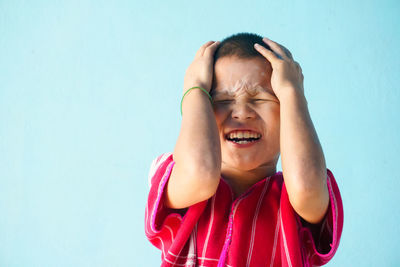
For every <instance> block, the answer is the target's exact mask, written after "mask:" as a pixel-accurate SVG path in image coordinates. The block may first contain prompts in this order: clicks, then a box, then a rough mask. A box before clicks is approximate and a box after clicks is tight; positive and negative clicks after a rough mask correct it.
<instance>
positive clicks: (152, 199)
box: [145, 153, 207, 263]
mask: <svg viewBox="0 0 400 267" xmlns="http://www.w3.org/2000/svg"><path fill="white" fill-rule="evenodd" d="M174 164H175V162H174V160H173V155H172V153H165V154H162V155H161V156H159V157H157V158H156V159H155V160H154V161H153V162H152V164H151V167H150V172H149V186H150V189H149V194H148V200H147V204H146V210H145V234H146V237H147V239H148V240H149V241H150V242H151V243H152V244H153V245H154V246H155V247H157V248H158V249H160V250H161V253H162V254H161V258H162V259H163V261H164V262H169V263H171V262H176V260H177V257H180V256H179V255H180V253H183V254H184V253H185V249H186V250H187V249H188V246H185V245H186V244H187V241H188V240H189V237H190V235H191V233H192V230H193V228H194V227H195V225H196V223H197V221H198V219H199V217H200V216H201V214H202V213H203V211H204V209H205V207H206V205H207V200H204V201H202V202H199V203H196V204H194V205H192V206H190V207H188V208H185V209H172V208H168V207H167V206H166V205H165V204H164V202H165V194H166V187H167V184H168V180H169V178H170V176H171V172H172V168H173V166H174ZM183 259H185V258H183Z"/></svg>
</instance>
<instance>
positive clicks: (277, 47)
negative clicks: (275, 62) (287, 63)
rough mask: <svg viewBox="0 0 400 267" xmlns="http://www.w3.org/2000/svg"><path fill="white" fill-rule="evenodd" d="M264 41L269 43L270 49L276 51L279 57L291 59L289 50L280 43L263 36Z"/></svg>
mask: <svg viewBox="0 0 400 267" xmlns="http://www.w3.org/2000/svg"><path fill="white" fill-rule="evenodd" d="M263 41H264V43H266V44H267V45H269V47H271V49H272V50H273V51H274V52H275V53H277V54H278V55H279V56H280V57H281V58H285V59H292V54H291V53H290V51H289V50H288V49H287V48H286V47H284V46H283V45H281V44H278V43H277V42H274V41H272V40H270V39H268V38H267V37H264V38H263Z"/></svg>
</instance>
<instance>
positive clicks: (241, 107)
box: [232, 103, 256, 120]
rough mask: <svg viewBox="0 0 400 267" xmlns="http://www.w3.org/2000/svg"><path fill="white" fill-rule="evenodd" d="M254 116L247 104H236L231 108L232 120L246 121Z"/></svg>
mask: <svg viewBox="0 0 400 267" xmlns="http://www.w3.org/2000/svg"><path fill="white" fill-rule="evenodd" d="M255 116H256V113H255V111H254V110H253V109H252V108H251V107H250V106H249V105H248V104H247V103H236V104H234V105H233V107H232V118H234V119H237V120H248V119H252V118H255Z"/></svg>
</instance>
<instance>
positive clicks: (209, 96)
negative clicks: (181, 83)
mask: <svg viewBox="0 0 400 267" xmlns="http://www.w3.org/2000/svg"><path fill="white" fill-rule="evenodd" d="M196 88H197V89H201V90H202V91H203V92H204V93H206V94H207V95H208V98H210V102H211V103H212V97H211V95H210V94H209V93H208V92H207V90H206V89H204V88H201V87H199V86H194V87H192V88H190V89H188V90H187V91H186V92H185V93H184V94H183V96H182V100H181V116H182V103H183V98H184V97H185V95H186V94H187V93H189V91H190V90H192V89H196Z"/></svg>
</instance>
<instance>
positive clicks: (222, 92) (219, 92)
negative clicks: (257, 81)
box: [211, 86, 275, 98]
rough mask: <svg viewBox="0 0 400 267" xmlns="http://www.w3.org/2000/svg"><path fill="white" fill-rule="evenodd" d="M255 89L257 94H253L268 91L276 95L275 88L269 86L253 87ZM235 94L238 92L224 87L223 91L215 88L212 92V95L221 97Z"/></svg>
mask: <svg viewBox="0 0 400 267" xmlns="http://www.w3.org/2000/svg"><path fill="white" fill-rule="evenodd" d="M253 90H255V94H251V95H252V96H256V95H258V94H260V93H267V94H269V95H271V96H273V97H275V94H274V93H273V90H270V89H269V88H264V87H261V86H257V87H255V88H253ZM235 95H236V93H232V92H231V91H230V90H227V89H222V91H218V92H216V91H215V90H213V91H212V92H211V96H212V97H213V98H214V97H219V96H232V97H233V96H235Z"/></svg>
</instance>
